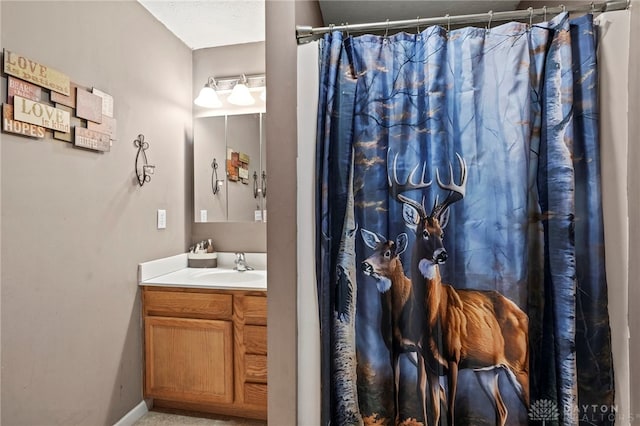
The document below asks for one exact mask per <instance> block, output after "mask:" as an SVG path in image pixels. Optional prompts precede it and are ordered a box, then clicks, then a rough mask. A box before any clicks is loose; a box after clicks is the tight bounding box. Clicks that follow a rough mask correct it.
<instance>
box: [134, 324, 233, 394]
mask: <svg viewBox="0 0 640 426" xmlns="http://www.w3.org/2000/svg"><path fill="white" fill-rule="evenodd" d="M145 356H146V373H145V396H147V397H153V398H164V399H169V400H174V401H186V402H202V403H206V402H226V403H228V402H232V401H233V326H232V322H231V321H217V320H198V319H184V318H164V317H150V316H147V317H145Z"/></svg>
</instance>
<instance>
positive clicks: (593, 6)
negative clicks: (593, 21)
mask: <svg viewBox="0 0 640 426" xmlns="http://www.w3.org/2000/svg"><path fill="white" fill-rule="evenodd" d="M594 13H596V5H595V3H594V2H591V14H592V15H593V14H594Z"/></svg>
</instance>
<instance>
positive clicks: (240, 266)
mask: <svg viewBox="0 0 640 426" xmlns="http://www.w3.org/2000/svg"><path fill="white" fill-rule="evenodd" d="M235 264H236V266H235V267H234V268H233V269H235V270H236V271H238V272H244V271H252V270H253V268H252V267H251V266H249V265H247V260H246V259H245V257H244V253H242V252H239V253H236V260H235Z"/></svg>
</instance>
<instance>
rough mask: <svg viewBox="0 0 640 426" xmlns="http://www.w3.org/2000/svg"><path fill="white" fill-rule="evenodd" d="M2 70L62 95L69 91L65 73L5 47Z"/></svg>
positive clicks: (67, 93) (67, 78)
mask: <svg viewBox="0 0 640 426" xmlns="http://www.w3.org/2000/svg"><path fill="white" fill-rule="evenodd" d="M4 72H6V73H7V74H10V75H13V76H15V77H18V78H21V79H23V80H26V81H28V82H30V83H33V84H37V85H38V86H42V87H46V88H47V89H51V90H53V91H56V92H59V93H62V94H63V95H69V94H70V93H71V88H70V81H69V77H68V76H67V75H66V74H64V73H61V72H60V71H56V70H54V69H53V68H50V67H48V66H46V65H42V64H39V63H38V62H36V61H34V60H31V59H29V58H27V57H25V56H22V55H20V54H18V53H15V52H11V51H9V50H7V49H4Z"/></svg>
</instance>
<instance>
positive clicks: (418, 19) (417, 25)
mask: <svg viewBox="0 0 640 426" xmlns="http://www.w3.org/2000/svg"><path fill="white" fill-rule="evenodd" d="M592 4H593V3H592ZM416 31H417V32H418V34H420V17H419V16H418V17H417V18H416Z"/></svg>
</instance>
